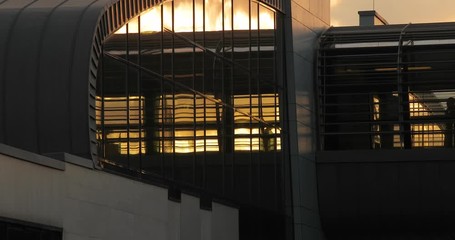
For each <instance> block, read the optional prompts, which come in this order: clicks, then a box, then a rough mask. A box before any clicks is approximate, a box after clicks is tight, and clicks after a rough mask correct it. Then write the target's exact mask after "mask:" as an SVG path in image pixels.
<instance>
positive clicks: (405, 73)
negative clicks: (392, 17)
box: [318, 24, 455, 150]
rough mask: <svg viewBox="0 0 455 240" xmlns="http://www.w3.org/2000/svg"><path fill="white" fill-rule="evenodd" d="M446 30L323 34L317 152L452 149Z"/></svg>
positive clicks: (450, 48) (451, 38)
mask: <svg viewBox="0 0 455 240" xmlns="http://www.w3.org/2000/svg"><path fill="white" fill-rule="evenodd" d="M454 28H455V26H454V25H453V24H416V25H407V26H406V25H394V26H384V27H379V28H377V30H376V31H370V32H362V31H361V30H360V29H358V30H357V31H355V30H353V29H352V28H335V29H331V30H329V31H328V32H327V33H326V34H325V35H324V36H323V37H322V38H321V47H320V51H319V61H318V62H319V76H318V103H319V108H318V110H319V119H320V120H319V129H320V130H319V140H320V148H321V150H347V149H349V150H355V149H402V148H404V149H413V148H452V147H454V144H453V139H454V134H453V132H454V131H453V126H454V124H453V122H454V121H455V117H454V115H453V114H452V113H453V112H455V111H454V110H452V109H455V104H451V103H450V102H451V101H453V98H454V97H455V87H454V86H455V84H454V83H455V82H454V81H455V80H454V79H455V71H454V69H455V68H454V67H455V34H453V30H454ZM451 99H452V100H451Z"/></svg>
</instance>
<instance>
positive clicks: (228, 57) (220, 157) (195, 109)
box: [96, 0, 286, 236]
mask: <svg viewBox="0 0 455 240" xmlns="http://www.w3.org/2000/svg"><path fill="white" fill-rule="evenodd" d="M279 24H280V14H279V13H278V12H276V11H275V10H274V9H271V8H269V7H267V6H265V5H263V4H261V3H259V2H256V1H233V0H174V1H167V2H164V3H162V4H161V5H157V6H154V7H153V8H151V9H149V10H148V11H146V12H143V13H142V14H141V15H140V16H137V17H136V18H134V19H132V20H131V21H129V22H128V23H127V24H126V25H125V26H123V27H122V28H120V29H119V30H118V31H117V32H116V33H115V34H113V35H112V36H110V37H109V38H107V39H106V40H105V42H104V43H103V57H102V59H101V61H100V64H99V72H98V82H97V103H96V112H97V120H96V121H97V129H98V130H97V141H98V153H99V156H100V158H101V161H102V163H103V165H104V167H105V168H109V169H113V170H117V171H121V172H123V173H126V174H129V175H133V176H137V177H140V178H153V179H162V180H165V181H170V182H172V183H176V184H180V185H181V186H189V187H191V188H197V189H202V190H203V191H204V192H207V193H209V194H211V195H213V196H215V197H217V198H218V197H221V198H224V199H228V200H233V201H235V202H236V203H241V204H254V205H255V206H260V208H261V209H265V210H267V211H269V212H270V213H272V215H273V214H278V215H280V214H283V212H284V211H283V209H284V206H283V205H284V204H283V202H284V200H283V198H284V194H283V192H284V188H283V184H284V180H283V174H282V172H283V161H284V151H282V149H284V147H285V146H284V139H286V136H285V135H284V132H285V131H284V130H283V116H282V115H283V113H282V112H283V111H281V109H283V107H282V106H284V105H283V103H284V102H285V101H284V99H285V96H284V88H283V82H282V81H283V79H282V77H281V76H282V74H283V73H282V72H283V71H282V65H283V63H282V60H281V59H282V56H281V55H280V54H281V53H282V52H283V51H282V50H281V49H282V46H281V37H280V36H281V33H280V28H277V26H278V25H279ZM247 215H248V214H247ZM270 219H272V220H271V221H272V222H273V221H277V222H280V226H277V228H276V229H274V230H270V231H273V232H277V231H278V232H279V231H284V230H283V229H281V228H284V226H283V224H281V223H282V222H283V221H282V219H281V218H280V217H276V218H272V217H270ZM277 229H278V230H277ZM281 233H282V232H281ZM245 234H246V235H248V233H245ZM245 234H244V235H245ZM264 234H267V231H265V232H264ZM272 235H273V234H272ZM281 236H282V234H281Z"/></svg>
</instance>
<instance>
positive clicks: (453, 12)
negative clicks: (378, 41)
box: [330, 0, 455, 26]
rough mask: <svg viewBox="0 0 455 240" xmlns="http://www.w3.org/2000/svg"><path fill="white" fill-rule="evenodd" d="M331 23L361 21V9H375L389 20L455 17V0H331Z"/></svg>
mask: <svg viewBox="0 0 455 240" xmlns="http://www.w3.org/2000/svg"><path fill="white" fill-rule="evenodd" d="M330 1H331V3H330V5H331V13H330V14H331V25H333V26H357V25H359V20H358V19H359V16H358V13H357V12H358V11H362V10H372V9H373V1H374V9H375V10H376V11H377V12H378V13H379V14H380V15H381V16H382V17H383V18H385V19H386V20H387V22H389V24H402V23H425V22H451V21H455V0H330Z"/></svg>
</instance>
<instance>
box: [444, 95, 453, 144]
mask: <svg viewBox="0 0 455 240" xmlns="http://www.w3.org/2000/svg"><path fill="white" fill-rule="evenodd" d="M446 119H447V122H446V135H445V139H444V146H445V147H454V145H453V143H454V127H455V98H453V97H449V98H448V99H447V110H446Z"/></svg>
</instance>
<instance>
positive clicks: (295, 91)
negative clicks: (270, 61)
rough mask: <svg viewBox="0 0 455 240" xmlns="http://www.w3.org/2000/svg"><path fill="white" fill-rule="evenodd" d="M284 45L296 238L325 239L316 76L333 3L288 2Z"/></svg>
mask: <svg viewBox="0 0 455 240" xmlns="http://www.w3.org/2000/svg"><path fill="white" fill-rule="evenodd" d="M285 11H286V18H285V29H286V30H285V38H286V39H285V46H286V64H287V66H286V67H287V84H288V102H289V108H288V111H289V113H288V114H289V120H290V121H289V132H290V144H291V146H290V147H291V148H290V155H291V168H290V169H291V175H292V194H293V206H289V207H292V208H293V209H292V210H293V214H294V233H295V239H322V238H324V237H323V234H322V231H321V227H320V219H319V210H318V199H317V187H316V186H317V184H316V165H315V148H316V145H315V139H316V138H315V137H316V136H315V132H316V131H315V129H316V128H315V106H314V86H313V82H314V76H315V72H314V71H315V63H316V59H315V58H316V47H317V43H318V42H317V40H318V36H319V35H320V34H321V32H322V31H324V30H325V29H327V28H328V26H329V24H330V0H287V1H286V9H285Z"/></svg>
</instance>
